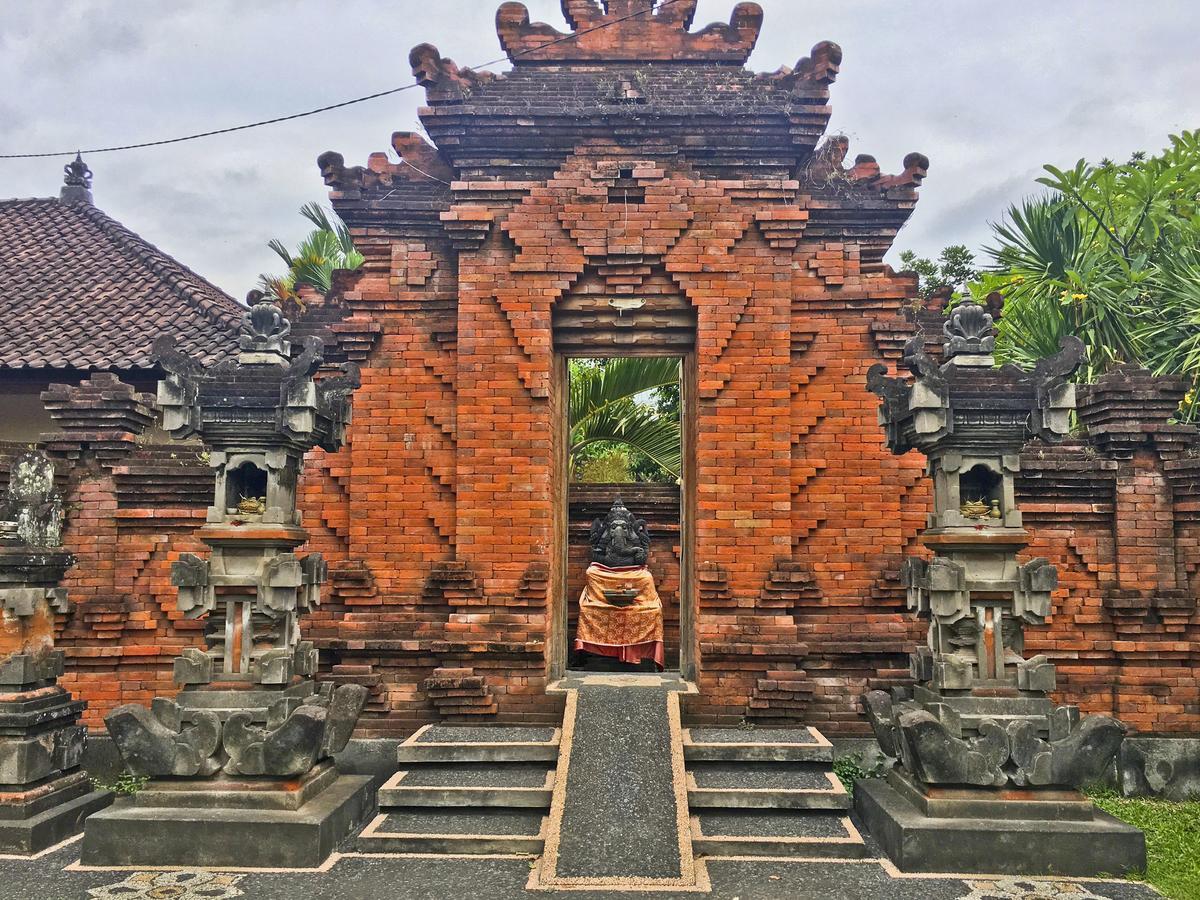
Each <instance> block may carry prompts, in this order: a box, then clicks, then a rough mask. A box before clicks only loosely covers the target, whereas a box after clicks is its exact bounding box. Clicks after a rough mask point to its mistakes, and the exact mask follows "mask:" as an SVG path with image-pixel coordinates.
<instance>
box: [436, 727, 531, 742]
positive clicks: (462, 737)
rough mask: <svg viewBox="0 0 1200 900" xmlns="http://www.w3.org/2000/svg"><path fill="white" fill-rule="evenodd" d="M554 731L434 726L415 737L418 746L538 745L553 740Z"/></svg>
mask: <svg viewBox="0 0 1200 900" xmlns="http://www.w3.org/2000/svg"><path fill="white" fill-rule="evenodd" d="M554 732H555V729H554V728H551V727H546V728H529V727H524V726H520V725H511V726H510V725H489V726H483V727H479V726H470V725H463V726H455V725H434V726H432V727H431V728H427V729H425V730H424V731H423V732H421V734H420V735H419V736H418V737H417V739H416V741H415V743H418V744H493V743H507V744H514V743H524V744H528V743H539V744H544V743H546V742H547V741H552V740H554Z"/></svg>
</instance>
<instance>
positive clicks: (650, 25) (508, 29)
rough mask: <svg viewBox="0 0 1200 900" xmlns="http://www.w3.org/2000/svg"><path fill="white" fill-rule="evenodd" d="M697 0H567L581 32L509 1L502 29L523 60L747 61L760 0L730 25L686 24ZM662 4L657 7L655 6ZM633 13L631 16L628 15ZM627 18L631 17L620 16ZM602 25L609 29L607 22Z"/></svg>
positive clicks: (759, 19)
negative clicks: (694, 27) (567, 30)
mask: <svg viewBox="0 0 1200 900" xmlns="http://www.w3.org/2000/svg"><path fill="white" fill-rule="evenodd" d="M696 3H697V0H676V2H674V3H669V4H663V3H657V4H656V3H655V2H654V0H562V10H563V15H564V16H565V17H566V19H567V22H569V23H570V25H571V28H572V30H573V31H574V32H575V34H576V35H577V37H576V38H575V39H574V40H566V38H569V37H570V35H566V34H563V33H562V32H560V31H558V30H557V29H555V28H553V27H552V26H550V25H546V24H545V23H543V22H531V21H530V19H529V10H528V9H527V8H526V6H525V4H524V3H516V2H512V3H505V4H504V5H503V6H501V7H500V10H499V12H497V13H496V31H497V33H498V34H499V35H500V43H501V44H502V45H503V46H504V50H505V52H506V53H508V56H509V58H510V59H511V60H512V61H513V63H514V64H517V65H536V64H538V63H562V62H634V61H647V62H649V61H661V62H723V63H738V64H743V63H745V62H746V60H748V59H749V58H750V53H751V51H752V50H753V49H754V45H755V44H756V43H757V42H758V35H759V32H760V30H761V29H762V23H763V11H762V7H761V6H759V5H758V4H757V3H739V4H738V5H737V6H736V7H735V8H734V10H733V15H732V17H731V18H730V20H729V23H728V24H725V23H720V22H719V23H715V24H712V25H709V26H708V27H707V28H704V29H703V30H701V31H697V32H691V31H688V28H690V27H691V24H692V22H693V21H694V20H695V18H696ZM655 7H657V8H655ZM630 16H632V17H633V18H627V17H630ZM623 19H625V21H622V20H623ZM601 26H604V27H601Z"/></svg>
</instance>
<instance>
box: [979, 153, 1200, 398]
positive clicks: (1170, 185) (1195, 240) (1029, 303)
mask: <svg viewBox="0 0 1200 900" xmlns="http://www.w3.org/2000/svg"><path fill="white" fill-rule="evenodd" d="M1045 169H1046V172H1047V175H1046V176H1045V177H1043V178H1040V179H1038V183H1040V184H1042V185H1044V186H1045V187H1046V188H1048V189H1049V192H1048V193H1047V194H1045V195H1041V196H1037V197H1032V198H1029V199H1026V200H1025V201H1024V202H1022V203H1020V204H1018V205H1016V206H1014V207H1012V208H1011V209H1010V210H1009V211H1008V214H1007V216H1006V217H1005V219H1004V221H1002V222H1000V223H998V224H996V225H995V226H993V228H994V231H995V236H996V239H997V240H996V243H995V245H994V246H992V247H990V248H989V249H988V250H987V253H988V255H989V256H990V257H991V260H992V265H991V266H990V267H989V270H988V271H987V272H985V273H984V275H983V276H982V277H981V278H980V280H979V281H978V282H977V283H976V284H974V285H972V291H973V292H974V293H975V294H976V295H977V296H980V295H983V294H986V293H988V292H990V291H996V290H998V291H1000V292H1001V293H1003V294H1004V296H1005V301H1006V302H1005V307H1004V317H1003V319H1002V320H1001V322H1000V326H999V340H998V342H997V349H998V355H999V356H1000V357H1001V358H1002V359H1004V360H1005V361H1014V362H1019V363H1023V364H1026V365H1028V364H1030V363H1031V362H1033V361H1034V360H1036V359H1039V358H1041V357H1043V356H1046V355H1048V354H1050V353H1053V352H1054V351H1055V350H1057V348H1058V344H1059V341H1060V340H1061V339H1062V338H1063V337H1064V336H1065V335H1068V334H1073V335H1075V336H1076V337H1078V338H1080V339H1081V340H1082V341H1083V342H1084V344H1085V346H1086V347H1087V352H1088V356H1087V362H1086V367H1085V371H1084V377H1085V378H1087V379H1089V380H1091V379H1095V378H1097V377H1099V376H1100V375H1102V374H1103V373H1104V372H1106V371H1107V370H1109V369H1110V368H1112V367H1113V366H1114V365H1118V364H1121V363H1136V364H1139V365H1144V366H1147V367H1148V368H1150V369H1152V370H1153V371H1155V372H1157V373H1160V374H1163V373H1170V374H1182V375H1184V376H1185V377H1187V378H1188V379H1189V380H1190V381H1191V382H1192V384H1193V386H1195V385H1196V384H1197V380H1198V379H1200V131H1193V132H1188V133H1184V134H1180V135H1173V136H1172V137H1171V138H1170V146H1169V147H1167V148H1166V149H1165V150H1164V151H1163V152H1162V153H1160V154H1158V155H1156V156H1147V155H1146V154H1144V153H1137V154H1134V155H1133V157H1132V158H1130V160H1129V161H1128V162H1126V163H1124V164H1123V165H1118V164H1116V163H1113V162H1112V161H1110V160H1103V161H1101V162H1100V163H1099V164H1098V165H1092V164H1089V163H1087V162H1086V161H1084V160H1080V161H1079V162H1078V163H1077V164H1076V165H1075V167H1074V168H1072V169H1068V170H1063V169H1058V168H1056V167H1054V166H1046V167H1045ZM1196 407H1197V402H1196V391H1195V390H1193V391H1192V393H1191V394H1190V395H1189V397H1188V400H1187V401H1186V403H1185V407H1184V410H1183V414H1184V415H1185V416H1187V417H1195V415H1196V412H1197V409H1196Z"/></svg>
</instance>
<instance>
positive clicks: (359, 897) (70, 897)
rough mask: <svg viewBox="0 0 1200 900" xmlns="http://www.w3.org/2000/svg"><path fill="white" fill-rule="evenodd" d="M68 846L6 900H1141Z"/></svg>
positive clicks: (1066, 888) (1065, 885) (25, 866)
mask: <svg viewBox="0 0 1200 900" xmlns="http://www.w3.org/2000/svg"><path fill="white" fill-rule="evenodd" d="M78 858H79V844H78V841H74V842H71V843H69V844H66V845H63V846H60V847H59V848H57V849H55V850H53V851H51V852H49V853H47V854H45V855H43V856H42V857H41V858H39V859H35V860H16V859H11V858H2V857H0V897H3V898H5V900H76V898H80V900H89V898H113V900H117V898H120V900H143V898H145V900H226V898H235V897H245V898H247V900H307V898H321V900H474V898H481V900H492V898H495V900H516V898H521V900H537V898H542V897H546V898H562V900H600V898H609V900H636V898H643V900H668V898H673V897H678V898H681V900H682V898H687V900H694V898H697V897H704V896H708V897H712V898H719V900H733V898H740V900H785V898H786V900H875V898H878V900H1152V898H1157V897H1158V896H1159V895H1158V894H1157V893H1156V892H1154V891H1152V890H1150V889H1149V888H1146V887H1143V886H1140V885H1135V884H1129V883H1125V882H1115V883H1114V882H1098V881H1088V880H1086V879H1065V880H1062V881H1051V880H1041V879H1026V878H1011V879H1001V880H999V881H997V880H996V879H988V878H983V877H980V876H961V877H950V876H904V875H899V874H898V873H896V872H895V870H894V869H892V868H891V867H890V866H889V865H887V864H886V863H884V862H882V861H881V860H878V859H867V860H847V861H830V860H822V861H820V862H806V861H803V860H787V861H783V860H772V859H755V860H743V859H718V858H711V859H703V858H702V859H699V860H697V869H698V870H699V871H698V873H697V874H698V876H699V880H700V881H702V882H705V883H706V885H707V887H708V890H707V891H706V892H704V893H700V892H697V891H694V890H693V891H680V890H675V889H668V890H665V891H659V892H648V891H633V892H618V891H609V890H586V891H578V890H576V891H530V890H526V887H527V885H528V884H529V882H530V880H531V874H532V872H533V868H532V861H531V860H530V859H529V858H527V857H490V858H479V857H457V858H430V857H424V858H421V857H380V856H361V855H354V854H346V855H338V856H335V857H334V858H333V859H332V860H331V861H330V863H329V864H327V865H326V866H325V867H324V869H323V870H322V871H319V872H202V871H195V870H187V871H175V872H153V871H136V872H132V871H81V870H80V869H79V867H78V866H77V865H75V863H76V861H77V860H78Z"/></svg>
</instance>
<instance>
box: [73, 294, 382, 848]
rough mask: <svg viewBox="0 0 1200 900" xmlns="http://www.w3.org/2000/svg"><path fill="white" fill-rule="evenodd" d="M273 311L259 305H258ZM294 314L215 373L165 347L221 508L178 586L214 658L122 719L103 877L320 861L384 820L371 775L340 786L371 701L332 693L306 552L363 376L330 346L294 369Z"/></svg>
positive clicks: (97, 836) (307, 354) (180, 419)
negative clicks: (308, 616)
mask: <svg viewBox="0 0 1200 900" xmlns="http://www.w3.org/2000/svg"><path fill="white" fill-rule="evenodd" d="M251 299H252V300H256V299H258V298H256V297H255V298H251ZM289 330H290V329H289V325H288V322H287V320H286V319H284V318H283V316H282V315H281V314H280V312H279V310H278V309H277V308H275V307H273V306H271V305H269V304H265V303H259V304H255V305H254V306H253V308H252V309H251V310H250V311H249V312H248V313H247V314H246V321H245V325H244V327H243V332H242V338H241V353H240V354H239V355H238V357H237V359H236V360H231V361H229V362H227V363H224V364H222V365H219V366H216V367H213V368H207V369H206V368H204V367H202V366H200V365H199V364H198V363H197V362H196V361H194V360H191V359H189V358H188V357H186V356H183V355H182V354H180V353H177V352H176V351H175V350H174V348H173V346H172V344H171V343H170V342H169V341H168V342H166V343H161V342H160V343H159V344H157V345H156V350H157V352H158V354H159V359H160V362H161V364H162V366H163V368H164V369H166V370H167V371H168V372H169V373H170V375H169V377H168V379H167V380H166V381H164V382H163V383H162V385H160V390H159V398H160V401H161V403H162V406H163V421H164V427H165V428H166V429H167V430H169V431H170V432H171V433H172V434H173V435H174V436H175V437H178V438H184V437H189V436H193V435H198V436H199V437H200V438H201V439H202V440H203V441H204V443H205V445H206V447H208V448H209V462H210V464H211V465H212V467H213V469H214V475H215V485H214V486H215V490H214V502H213V505H212V506H211V507H210V508H209V510H208V517H207V518H208V521H207V524H206V525H205V526H204V527H203V528H202V529H200V531H199V532H198V535H197V536H198V537H199V538H200V539H201V540H202V541H203V542H204V543H205V544H207V545H208V547H209V548H210V551H211V552H210V553H209V554H208V556H206V557H201V556H197V555H194V554H190V553H189V554H183V555H181V556H180V558H179V560H178V561H177V562H176V563H175V564H174V566H173V567H172V571H171V578H172V581H173V582H174V584H175V585H176V586H177V587H178V588H179V610H180V611H181V612H182V613H184V614H185V615H186V616H188V617H189V618H195V619H204V620H205V631H204V643H205V646H204V648H203V649H200V648H198V647H197V648H191V649H189V650H187V651H185V652H184V653H183V654H182V655H181V656H179V657H177V658H176V660H175V671H174V676H175V681H176V682H177V683H178V684H181V685H183V686H184V687H183V690H181V691H180V693H179V695H178V696H177V697H176V698H175V699H174V700H169V699H166V698H162V697H160V698H156V699H155V700H154V702H153V704H152V705H151V707H150V708H149V709H146V708H145V707H143V706H138V705H136V704H129V705H126V706H122V707H119V708H118V709H116V710H114V711H113V712H112V713H111V714H110V715H109V716H108V717H107V718H106V719H105V725H106V726H107V727H108V731H109V733H110V734H111V735H112V738H113V741H114V742H115V743H116V745H117V749H118V751H119V752H120V754H121V758H122V760H123V761H124V763H125V766H126V767H127V768H128V769H129V771H130V772H132V773H133V774H134V775H140V776H143V777H145V778H147V779H149V781H148V783H147V784H146V786H145V787H144V788H143V789H142V790H141V791H139V792H138V793H137V794H136V795H135V796H133V797H131V798H127V799H123V800H122V801H121V802H120V803H118V804H116V805H115V806H113V807H112V808H111V809H109V810H106V811H105V812H104V813H101V814H99V815H97V816H93V817H92V818H91V819H89V820H88V824H87V830H86V832H85V834H84V841H83V859H84V861H85V862H87V863H89V864H92V865H108V866H116V865H204V866H251V867H257V866H261V867H279V866H282V867H301V868H310V867H315V866H319V865H320V864H321V863H322V862H323V861H324V860H325V858H326V857H327V856H328V855H329V854H330V853H331V852H332V851H333V849H334V847H335V846H336V844H337V842H338V841H339V840H340V839H342V838H343V837H345V836H346V835H348V834H349V833H350V832H351V831H352V830H353V829H354V828H355V827H356V826H357V825H358V824H359V823H360V822H362V821H363V818H364V817H365V816H366V815H367V814H368V813H369V812H370V811H371V810H372V808H373V803H374V800H373V796H372V794H371V791H370V783H371V782H370V779H369V778H366V777H362V776H339V775H338V773H337V770H336V769H335V768H334V765H333V761H332V757H333V755H334V754H336V753H338V752H340V751H341V750H342V749H343V748H344V747H345V746H346V742H347V741H348V740H349V739H350V735H351V733H352V732H353V731H354V726H355V723H356V722H357V721H358V716H359V713H360V712H361V711H362V707H363V703H364V702H365V700H366V694H367V689H366V688H364V687H362V686H360V685H343V686H341V687H338V688H336V689H335V688H334V687H333V686H332V685H329V684H323V685H318V684H316V682H315V681H314V680H313V675H314V674H315V673H316V670H317V652H316V650H315V649H314V647H313V645H312V643H311V642H309V641H304V640H301V636H300V617H301V615H302V614H303V613H304V612H306V611H307V610H309V609H311V608H313V607H314V606H316V605H317V604H318V603H320V599H321V597H320V591H321V583H322V582H323V581H324V580H325V574H326V569H325V563H324V560H322V558H321V557H320V555H319V554H309V555H307V556H303V557H300V556H297V555H296V552H295V551H296V550H297V549H298V548H299V547H300V546H301V545H302V544H304V543H305V542H306V541H307V539H308V533H307V532H306V531H305V530H304V529H303V528H302V527H301V522H300V516H299V513H298V512H297V510H296V484H297V481H298V479H299V476H300V470H301V468H302V465H303V459H304V454H305V453H306V452H307V451H308V450H309V449H310V448H312V447H314V446H320V447H323V448H324V449H326V450H328V451H331V452H332V451H334V450H336V449H337V448H338V447H339V446H340V445H341V441H342V436H343V429H344V427H345V425H346V422H347V421H348V418H349V413H350V408H349V400H348V396H349V393H350V392H351V391H352V390H353V389H354V388H355V387H357V384H358V374H357V371H356V370H353V369H351V370H347V371H345V372H344V373H343V374H342V375H340V376H338V375H333V376H329V377H326V378H323V379H321V380H320V381H319V382H318V381H317V380H315V379H314V378H313V376H314V374H315V373H316V371H317V369H318V368H319V367H320V365H321V356H322V345H321V342H320V341H319V340H318V339H315V338H313V339H310V340H309V341H308V342H306V344H305V347H304V350H303V351H302V352H301V353H299V354H297V355H296V356H295V358H293V356H292V353H291V346H290V344H289V342H288V341H287V339H286V338H287V335H288V332H289Z"/></svg>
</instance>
